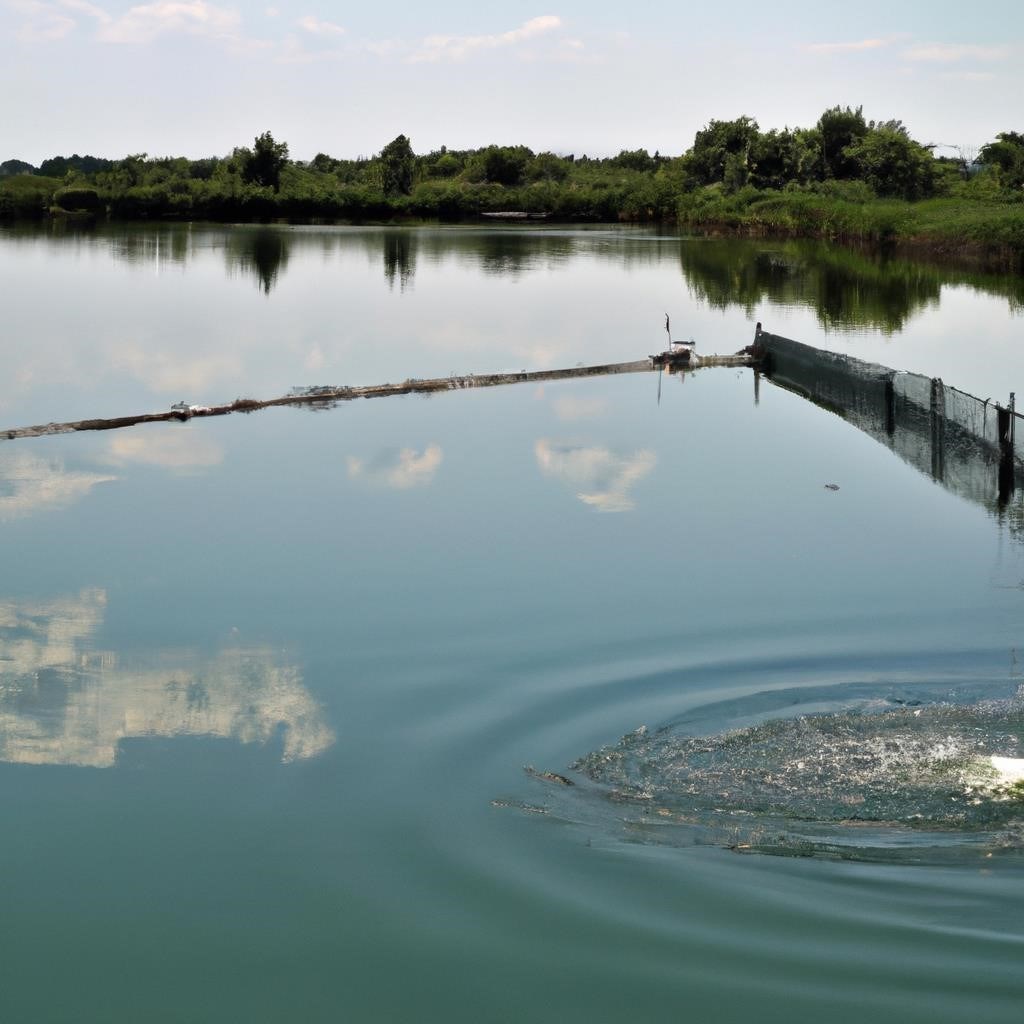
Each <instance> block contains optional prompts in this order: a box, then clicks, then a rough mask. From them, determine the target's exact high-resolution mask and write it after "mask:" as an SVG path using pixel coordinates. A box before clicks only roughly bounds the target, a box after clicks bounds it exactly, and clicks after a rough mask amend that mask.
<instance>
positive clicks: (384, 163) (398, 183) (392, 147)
mask: <svg viewBox="0 0 1024 1024" xmlns="http://www.w3.org/2000/svg"><path fill="white" fill-rule="evenodd" d="M380 168H381V187H382V188H383V189H384V195H386V196H398V195H402V196H407V195H408V194H409V193H410V192H411V191H412V179H413V173H414V171H415V169H416V156H415V154H414V153H413V151H412V143H410V142H409V140H408V139H407V138H406V137H405V136H404V135H399V136H398V137H397V138H395V139H392V140H391V142H389V143H388V144H387V145H386V146H385V147H384V148H383V149H382V150H381V151H380Z"/></svg>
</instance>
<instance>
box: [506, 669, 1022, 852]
mask: <svg viewBox="0 0 1024 1024" xmlns="http://www.w3.org/2000/svg"><path fill="white" fill-rule="evenodd" d="M723 717H724V719H725V720H726V722H727V727H726V728H724V729H720V730H717V731H704V730H703V728H702V726H706V725H707V724H708V723H710V722H721V721H722V719H723ZM528 774H529V775H530V776H531V777H532V778H533V779H534V780H535V781H536V782H539V783H542V784H544V786H545V790H546V792H545V800H544V801H543V802H529V801H523V802H522V804H521V805H520V806H521V809H523V810H526V811H530V812H534V813H537V812H540V813H545V814H553V815H555V816H558V817H562V818H566V819H569V820H572V821H577V822H580V823H585V824H587V825H588V826H591V827H592V826H594V825H595V824H596V825H598V826H603V827H604V828H607V829H611V830H613V831H614V832H615V833H619V834H622V835H623V836H624V837H625V838H626V839H629V840H632V841H652V842H665V843H669V844H672V845H692V844H712V845H714V844H717V845H722V846H727V847H729V848H730V849H734V850H741V851H760V852H766V853H778V854H791V855H821V856H832V857H843V858H850V859H870V860H875V859H881V860H894V861H895V860H907V859H909V860H913V861H920V860H941V861H948V860H958V859H961V858H965V857H966V858H969V859H972V860H973V859H976V858H977V857H979V856H982V857H989V856H991V855H994V854H996V853H1001V854H1015V855H1018V856H1019V855H1020V854H1021V852H1022V851H1024V687H1020V688H1019V689H1017V690H1016V692H1014V693H1012V694H1010V695H1002V696H994V695H992V693H987V694H985V695H982V696H979V694H978V691H977V690H976V689H974V690H968V689H964V690H958V691H951V692H949V693H947V694H945V695H943V698H942V699H941V700H936V699H935V698H934V695H928V694H927V693H926V691H922V692H921V695H920V696H914V695H912V694H911V693H910V691H907V690H901V691H900V695H898V696H897V695H895V694H893V693H892V692H891V690H890V692H889V693H888V694H886V693H883V692H881V691H878V692H875V693H871V692H870V690H867V689H866V688H865V687H863V686H856V687H848V686H847V687H838V688H832V689H831V691H829V690H817V691H814V690H811V691H794V690H789V691H777V692H775V693H772V694H762V695H758V696H755V697H746V698H743V699H740V700H736V701H732V702H725V703H717V704H714V705H708V706H706V707H704V708H702V709H698V710H697V711H696V712H695V713H693V714H691V715H688V716H687V718H686V719H685V720H683V721H678V722H673V723H670V724H667V725H664V726H661V727H658V728H654V729H649V728H647V727H646V726H640V727H639V728H637V729H636V730H634V731H633V732H630V733H628V734H627V735H626V736H624V737H623V738H622V739H621V740H619V742H618V743H615V744H612V745H610V746H606V747H602V748H600V749H598V750H595V751H593V752H592V753H589V754H586V755H584V756H583V757H581V758H579V759H578V760H577V761H576V762H575V763H574V764H573V765H572V772H570V773H568V774H566V775H564V776H563V775H562V774H560V773H556V772H553V771H550V770H540V769H532V768H531V769H529V770H528Z"/></svg>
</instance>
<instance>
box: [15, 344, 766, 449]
mask: <svg viewBox="0 0 1024 1024" xmlns="http://www.w3.org/2000/svg"><path fill="white" fill-rule="evenodd" d="M668 355H669V354H668V353H662V354H661V355H660V356H649V357H648V358H647V359H637V360H634V361H633V362H629V363H601V364H599V365H596V366H574V367H571V368H569V369H563V370H532V371H527V370H522V371H520V372H519V373H484V374H480V373H470V374H465V375H458V374H452V375H450V376H448V377H435V378H428V379H425V380H420V379H415V378H410V379H408V380H404V381H402V382H401V383H400V384H369V385H364V386H359V387H344V386H339V387H311V388H300V389H296V390H295V391H292V392H291V393H290V394H287V395H282V396H281V397H279V398H270V399H255V398H238V399H236V400H235V401H233V402H229V403H227V404H225V405H202V406H200V405H185V404H184V403H180V404H179V405H178V406H175V407H173V408H171V409H170V410H168V411H167V412H154V413H141V414H139V415H136V416H118V417H115V418H113V419H88V420H72V421H70V422H67V423H41V424H38V425H36V426H32V427H15V428H12V429H9V430H4V431H0V440H8V441H13V440H16V439H18V438H23V437H44V436H47V435H50V434H70V433H74V432H75V431H79V430H116V429H118V428H120V427H132V426H135V425H136V424H139V423H168V422H175V421H178V422H181V421H185V420H190V419H200V418H204V417H207V416H227V415H229V414H230V413H234V412H256V411H258V410H259V409H270V408H272V407H274V406H281V405H298V406H309V407H314V408H323V407H326V406H331V405H335V404H337V403H338V402H348V401H351V400H353V399H356V398H387V397H390V396H391V395H411V394H432V393H434V392H438V391H458V390H462V389H465V388H493V387H500V386H502V385H505V384H529V383H540V382H543V381H550V380H569V379H572V378H574V377H606V376H609V375H612V374H617V373H649V372H650V371H651V370H654V369H660V368H661V367H663V366H669V367H670V368H672V369H690V370H694V369H701V368H704V367H708V366H751V365H753V363H752V361H751V356H749V355H746V354H743V353H739V354H737V355H735V356H703V357H701V358H700V360H699V361H696V362H693V363H691V362H689V361H687V362H685V363H683V362H677V361H676V360H675V359H671V360H670V361H668V362H666V361H665V357H667V356H668Z"/></svg>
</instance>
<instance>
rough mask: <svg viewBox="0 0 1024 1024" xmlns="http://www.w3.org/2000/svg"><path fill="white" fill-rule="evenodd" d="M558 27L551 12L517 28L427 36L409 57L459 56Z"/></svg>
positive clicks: (507, 44)
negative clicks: (496, 31) (487, 33)
mask: <svg viewBox="0 0 1024 1024" xmlns="http://www.w3.org/2000/svg"><path fill="white" fill-rule="evenodd" d="M561 27H562V19H561V18H559V17H558V16H557V15H554V14H545V15H541V16H540V17H539V18H531V19H530V20H529V21H527V22H524V23H523V24H522V25H520V26H519V28H514V29H511V30H510V31H508V32H500V33H496V34H494V35H483V36H445V35H433V36H427V38H426V39H424V40H423V42H422V43H421V44H420V46H419V49H418V50H417V51H416V52H415V53H414V54H413V55H412V58H411V59H412V60H413V61H440V60H462V59H463V58H464V57H468V56H470V55H471V54H474V53H477V52H479V51H481V50H496V49H501V48H504V47H512V46H517V45H519V44H520V43H524V42H527V41H528V40H531V39H535V38H536V37H537V36H541V35H544V34H546V33H548V32H552V31H554V30H555V29H558V28H561Z"/></svg>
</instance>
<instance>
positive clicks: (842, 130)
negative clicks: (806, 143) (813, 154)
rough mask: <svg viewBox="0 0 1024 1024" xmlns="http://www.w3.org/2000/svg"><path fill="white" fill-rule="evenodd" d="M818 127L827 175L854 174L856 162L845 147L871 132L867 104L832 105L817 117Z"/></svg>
mask: <svg viewBox="0 0 1024 1024" xmlns="http://www.w3.org/2000/svg"><path fill="white" fill-rule="evenodd" d="M818 131H819V132H820V133H821V156H822V161H823V163H824V165H825V166H824V171H825V177H826V178H855V177H856V176H857V165H856V163H855V162H854V161H853V160H851V159H850V158H849V157H848V156H847V155H846V147H847V146H849V145H851V144H852V143H854V142H856V141H857V140H858V139H862V138H864V136H865V135H867V133H868V124H867V121H865V120H864V108H863V107H858V108H857V109H856V110H854V109H853V108H852V107H838V106H836V107H830V108H829V109H828V110H826V111H825V113H824V114H822V115H821V117H820V118H818Z"/></svg>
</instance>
